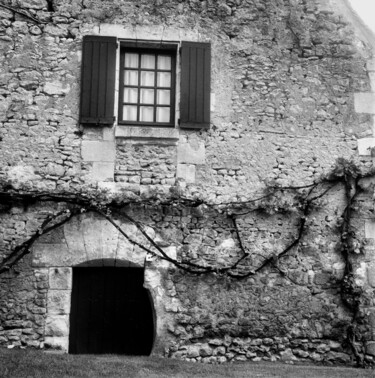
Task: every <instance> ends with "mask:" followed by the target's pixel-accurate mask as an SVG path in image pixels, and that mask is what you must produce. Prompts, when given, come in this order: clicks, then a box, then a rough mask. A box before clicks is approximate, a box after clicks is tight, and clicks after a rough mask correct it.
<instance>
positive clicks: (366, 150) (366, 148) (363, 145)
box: [357, 138, 375, 156]
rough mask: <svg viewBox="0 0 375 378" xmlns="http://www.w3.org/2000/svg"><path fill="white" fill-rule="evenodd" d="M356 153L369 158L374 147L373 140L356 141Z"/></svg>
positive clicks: (374, 139) (374, 140) (374, 141)
mask: <svg viewBox="0 0 375 378" xmlns="http://www.w3.org/2000/svg"><path fill="white" fill-rule="evenodd" d="M357 143H358V153H359V155H361V156H370V155H371V149H372V148H373V147H375V138H362V139H358V140H357Z"/></svg>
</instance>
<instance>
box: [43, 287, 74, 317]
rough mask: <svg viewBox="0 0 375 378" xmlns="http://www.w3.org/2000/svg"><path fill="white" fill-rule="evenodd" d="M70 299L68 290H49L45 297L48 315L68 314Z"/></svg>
mask: <svg viewBox="0 0 375 378" xmlns="http://www.w3.org/2000/svg"><path fill="white" fill-rule="evenodd" d="M70 299H71V291H70V290H49V291H48V296H47V313H48V314H49V315H66V314H69V313H70Z"/></svg>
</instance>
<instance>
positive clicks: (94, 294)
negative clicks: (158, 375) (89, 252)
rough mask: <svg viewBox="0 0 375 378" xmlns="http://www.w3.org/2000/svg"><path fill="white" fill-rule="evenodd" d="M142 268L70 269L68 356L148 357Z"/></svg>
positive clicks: (149, 311)
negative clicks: (71, 275)
mask: <svg viewBox="0 0 375 378" xmlns="http://www.w3.org/2000/svg"><path fill="white" fill-rule="evenodd" d="M143 277H144V268H141V267H121V266H120V267H114V266H100V267H97V266H87V265H86V266H83V267H82V266H78V267H74V268H73V288H72V298H71V311H70V333H69V353H73V354H83V353H96V354H104V353H115V354H126V355H150V353H151V350H152V346H153V342H154V329H155V327H154V315H153V306H152V303H151V297H150V295H149V292H148V290H147V289H145V288H144V287H143V281H144V278H143Z"/></svg>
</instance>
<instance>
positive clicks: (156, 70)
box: [153, 54, 158, 123]
mask: <svg viewBox="0 0 375 378" xmlns="http://www.w3.org/2000/svg"><path fill="white" fill-rule="evenodd" d="M157 76H158V54H155V74H154V108H153V121H154V122H155V123H156V91H157V89H156V87H157Z"/></svg>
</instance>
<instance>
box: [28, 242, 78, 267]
mask: <svg viewBox="0 0 375 378" xmlns="http://www.w3.org/2000/svg"><path fill="white" fill-rule="evenodd" d="M32 265H33V266H34V267H51V266H56V267H61V266H71V265H73V259H72V256H71V254H70V251H69V249H68V247H67V245H66V244H35V245H34V247H33V259H32Z"/></svg>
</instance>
